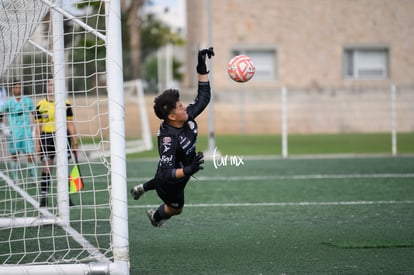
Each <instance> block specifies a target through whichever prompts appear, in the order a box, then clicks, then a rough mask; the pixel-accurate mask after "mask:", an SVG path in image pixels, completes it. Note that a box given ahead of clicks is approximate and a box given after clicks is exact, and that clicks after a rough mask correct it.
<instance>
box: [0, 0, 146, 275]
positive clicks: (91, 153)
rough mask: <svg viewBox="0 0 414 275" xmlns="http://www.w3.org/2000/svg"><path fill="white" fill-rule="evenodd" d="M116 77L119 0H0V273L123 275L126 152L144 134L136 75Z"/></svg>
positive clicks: (141, 144)
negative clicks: (129, 118)
mask: <svg viewBox="0 0 414 275" xmlns="http://www.w3.org/2000/svg"><path fill="white" fill-rule="evenodd" d="M50 79H53V80H54V89H53V90H52V92H50V91H49V93H48V89H47V83H48V80H50ZM122 79H123V75H122V45H121V22H120V2H119V0H106V1H94V0H85V1H65V0H1V1H0V97H1V98H0V114H1V116H2V123H1V129H0V130H1V133H0V142H1V148H0V155H1V161H0V274H129V247H128V245H129V242H128V211H127V209H128V208H127V185H126V182H127V181H126V151H128V150H129V151H130V152H136V151H137V150H147V149H151V147H152V142H151V137H150V136H148V135H149V129H148V128H149V127H148V124H147V121H148V118H147V117H146V113H145V104H144V107H142V104H143V102H144V97H143V94H142V89H141V87H140V82H139V81H134V82H131V83H126V84H124V83H123V80H122ZM16 84H18V85H17V86H20V88H21V91H22V95H21V96H19V95H18V94H16V90H17V89H18V88H16ZM124 90H125V91H127V92H128V93H129V94H130V95H128V96H127V98H128V100H127V101H125V95H124V92H123V91H124ZM50 93H51V94H52V95H53V97H52V96H51V95H50ZM51 98H54V100H52V99H51ZM44 99H47V104H46V103H44ZM45 104H46V105H45ZM45 106H47V107H45ZM125 106H129V107H128V109H130V110H133V111H134V112H136V116H137V118H136V120H137V121H140V123H137V128H138V129H139V130H138V131H137V132H136V133H132V134H131V135H130V137H128V136H127V135H126V130H125ZM45 108H46V109H45ZM50 108H52V109H50ZM69 109H70V110H71V111H72V112H70V111H68V110H69ZM44 110H47V111H44ZM51 110H52V111H51ZM45 114H46V115H45ZM26 116H27V117H28V120H25V119H23V118H24V117H26ZM71 119H73V124H74V125H75V128H76V133H75V134H72V133H71V132H70V131H69V130H68V126H67V125H68V121H69V122H70V121H71ZM50 125H53V126H50ZM48 127H49V128H48ZM36 128H38V129H41V131H42V132H46V133H48V134H52V136H53V139H52V140H53V141H54V147H55V148H54V151H53V152H54V153H55V158H54V159H53V160H52V161H51V164H49V166H46V162H45V160H46V159H45V158H44V157H45V153H39V151H38V150H37V149H39V147H38V146H36V144H40V138H41V135H39V134H37V133H36V131H35V129H36ZM27 129H28V130H27ZM47 129H49V130H47ZM19 133H22V134H19ZM68 133H69V134H68ZM125 140H128V141H127V142H125ZM38 141H39V142H38ZM75 141H77V143H78V149H76V147H75V146H74V144H73V143H74V142H75ZM31 146H33V148H34V149H36V150H33V149H31ZM71 146H72V147H71ZM68 148H71V149H70V150H68ZM128 148H129V149H128ZM139 148H141V149H139ZM126 149H127V150H126ZM49 162H50V158H49ZM45 169H46V171H48V172H45ZM112 182H116V188H112ZM46 183H47V184H46ZM46 196H47V197H46ZM44 197H46V198H47V200H46V201H47V204H46V205H43V204H42V203H41V202H42V198H44Z"/></svg>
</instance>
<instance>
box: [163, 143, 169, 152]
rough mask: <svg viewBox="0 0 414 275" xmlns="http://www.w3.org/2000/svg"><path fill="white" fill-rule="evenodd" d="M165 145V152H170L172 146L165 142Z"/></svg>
mask: <svg viewBox="0 0 414 275" xmlns="http://www.w3.org/2000/svg"><path fill="white" fill-rule="evenodd" d="M163 146H164V150H163V151H162V152H163V153H165V152H168V150H170V148H171V146H168V145H166V144H163Z"/></svg>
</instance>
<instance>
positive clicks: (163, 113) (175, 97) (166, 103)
mask: <svg viewBox="0 0 414 275" xmlns="http://www.w3.org/2000/svg"><path fill="white" fill-rule="evenodd" d="M178 101H180V92H179V91H178V90H175V89H168V90H165V91H164V92H163V93H162V94H160V95H159V96H157V97H156V98H155V99H154V112H155V114H156V115H157V117H158V118H159V119H163V120H166V119H167V118H168V115H169V114H170V113H171V111H173V110H174V109H175V108H176V106H177V102H178Z"/></svg>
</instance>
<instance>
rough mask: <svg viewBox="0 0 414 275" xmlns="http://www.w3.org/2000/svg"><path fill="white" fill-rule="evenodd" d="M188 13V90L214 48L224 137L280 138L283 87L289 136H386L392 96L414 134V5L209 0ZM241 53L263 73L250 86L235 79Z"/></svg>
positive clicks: (402, 125)
mask: <svg viewBox="0 0 414 275" xmlns="http://www.w3.org/2000/svg"><path fill="white" fill-rule="evenodd" d="M209 4H210V7H211V12H210V13H209V9H208V5H209ZM186 7H187V13H186V14H187V31H186V33H187V61H188V62H187V65H188V66H187V68H186V76H187V78H186V79H185V81H184V86H186V87H194V86H195V79H196V75H195V74H196V72H195V70H194V66H195V64H196V53H197V51H198V49H200V48H203V47H206V46H208V44H209V43H211V44H212V45H213V46H214V47H215V52H216V56H215V58H214V61H213V62H212V66H213V70H212V71H213V79H212V83H213V89H214V94H215V104H216V105H215V108H214V110H215V112H216V116H215V117H216V118H215V122H216V130H217V132H218V133H223V134H225V133H279V132H280V131H281V127H280V120H281V96H280V94H281V89H282V87H286V90H287V91H288V96H287V102H288V110H289V111H288V113H287V115H288V119H287V121H288V125H289V131H290V132H291V133H322V132H323V133H325V132H327V133H330V132H335V133H336V132H384V131H385V132H387V131H389V130H390V127H391V126H390V125H391V113H392V108H391V103H390V93H391V92H390V91H391V90H392V89H393V88H395V89H396V91H397V92H396V93H397V97H396V103H395V104H396V106H398V110H397V113H398V115H397V116H396V117H397V120H398V121H397V125H398V130H399V131H404V132H412V131H414V110H413V109H414V108H413V106H414V97H413V94H414V93H413V88H414V77H413V76H414V54H413V53H414V17H413V16H412V15H413V14H414V1H410V0H395V1H387V0H352V1H349V0H335V1H328V0H312V1H309V0H275V1H267V0H256V1H247V0H226V1H221V0H206V1H187V3H186ZM209 22H211V24H210V25H209ZM209 32H210V34H211V37H210V40H211V41H208V40H209ZM237 54H247V55H249V56H250V57H251V58H252V59H253V60H254V63H255V65H256V75H255V76H254V78H253V79H252V80H251V81H249V82H248V83H245V84H238V83H235V82H233V81H232V80H230V79H229V77H228V75H227V63H228V61H229V60H230V59H231V58H232V57H233V56H234V55H237ZM393 85H395V86H393ZM229 114H231V115H229Z"/></svg>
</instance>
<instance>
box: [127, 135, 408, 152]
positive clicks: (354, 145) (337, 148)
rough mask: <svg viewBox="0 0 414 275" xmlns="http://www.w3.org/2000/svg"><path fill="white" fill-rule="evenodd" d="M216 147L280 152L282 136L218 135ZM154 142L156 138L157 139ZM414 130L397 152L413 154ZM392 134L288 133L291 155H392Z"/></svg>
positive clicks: (203, 145)
mask: <svg viewBox="0 0 414 275" xmlns="http://www.w3.org/2000/svg"><path fill="white" fill-rule="evenodd" d="M215 141H216V145H217V148H218V149H219V150H221V151H223V152H225V153H226V154H241V155H273V156H274V155H278V156H280V155H281V151H282V150H281V143H282V141H281V137H280V135H262V136H257V135H227V136H217V137H216V138H215ZM154 144H156V140H155V138H154ZM413 144H414V133H399V134H398V135H397V151H398V153H399V154H414V145H413ZM207 145H208V140H207V137H206V136H200V137H199V140H198V148H199V150H201V151H205V150H206V149H207V148H208V146H207ZM391 147H392V146H391V134H389V133H371V134H313V135H297V134H296V135H289V137H288V151H289V155H293V156H295V155H304V154H311V155H313V154H391V152H392V151H391ZM154 156H157V151H156V149H155V148H154V150H152V151H147V152H143V153H137V154H131V155H129V158H142V157H154Z"/></svg>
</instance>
